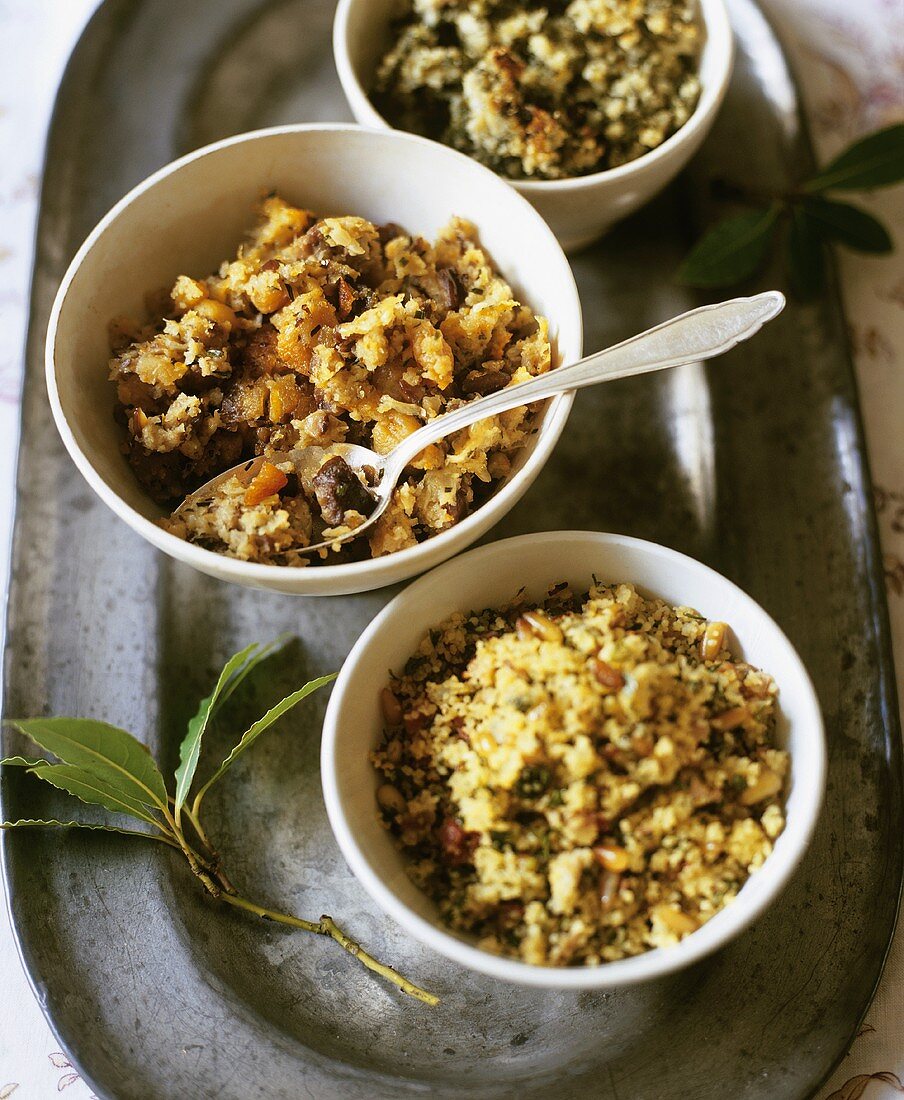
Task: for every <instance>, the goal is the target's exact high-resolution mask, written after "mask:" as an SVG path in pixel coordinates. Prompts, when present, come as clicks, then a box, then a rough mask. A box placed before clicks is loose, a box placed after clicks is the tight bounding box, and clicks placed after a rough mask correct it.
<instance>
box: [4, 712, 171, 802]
mask: <svg viewBox="0 0 904 1100" xmlns="http://www.w3.org/2000/svg"><path fill="white" fill-rule="evenodd" d="M10 724H11V725H12V726H14V727H15V728H16V729H18V730H20V731H21V732H22V733H24V734H25V735H26V737H30V738H31V740H32V741H34V742H35V744H38V745H40V746H41V748H42V749H46V750H47V751H48V752H52V753H53V754H54V756H58V757H59V758H60V760H62V761H63V763H64V764H74V765H76V766H78V767H79V768H82V769H84V770H85V771H87V772H90V773H91V774H92V775H93V776H95V777H96V778H97V779H98V780H99V781H100V782H101V783H102V784H104V785H105V786H106V787H108V788H110V789H111V790H115V791H118V792H119V794H120V795H121V796H122V797H123V798H125V799H126V800H127V801H128V802H130V803H131V804H140V805H143V806H145V807H148V808H152V809H158V810H163V809H166V787H165V785H164V783H163V776H162V775H161V774H160V770H159V769H158V767H157V765H156V764H155V763H154V760H153V757H152V756H151V754H150V753H149V752H148V749H147V747H146V746H145V745H142V743H141V742H140V741H137V740H136V739H135V738H134V737H133V736H132V735H131V734H130V733H126V731H125V730H121V729H118V728H117V727H116V726H111V725H108V724H107V723H106V722H97V721H94V720H93V719H91V718H27V719H14V720H12V721H11V722H10ZM42 774H43V770H42Z"/></svg>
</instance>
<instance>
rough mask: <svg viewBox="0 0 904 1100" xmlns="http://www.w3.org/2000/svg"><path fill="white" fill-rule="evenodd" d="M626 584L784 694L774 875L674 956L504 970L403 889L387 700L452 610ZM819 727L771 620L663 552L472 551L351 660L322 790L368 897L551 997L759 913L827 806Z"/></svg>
mask: <svg viewBox="0 0 904 1100" xmlns="http://www.w3.org/2000/svg"><path fill="white" fill-rule="evenodd" d="M593 574H595V575H596V576H597V577H598V578H599V579H601V580H608V581H630V582H633V583H635V584H636V585H637V586H638V587H639V588H640V589H642V590H643V591H644V592H645V593H646V594H647V595H656V596H660V597H661V598H663V599H665V600H667V601H669V602H670V603H673V604H675V605H681V604H685V605H690V606H692V607H695V608H696V609H697V610H698V611H699V612H700V613H701V614H703V615H705V616H706V617H707V618H712V619H719V620H724V621H726V622H727V623H728V624H729V625H730V626H731V628H732V631H733V638H732V648H733V650H734V652H735V653H736V654H737V655H739V656H742V657H743V658H744V659H745V660H747V661H749V662H751V663H752V664H754V665H758V666H760V667H762V668H763V669H765V670H767V671H768V672H770V673H772V675H773V676H774V677H775V679H776V681H777V683H778V685H779V700H780V707H781V717H780V723H779V730H778V739H779V741H780V743H781V744H782V745H783V747H787V748H788V749H789V750H790V752H791V757H792V765H791V781H790V786H789V790H788V792H787V825H786V828H785V831H784V832H783V833H782V834H781V836H780V837H779V838H778V840H777V842H776V845H775V849H774V851H773V853H772V855H771V856H770V857H769V859H768V860H767V862H766V864H765V865H764V867H763V868H762V869H761V870H760V871H759V872H757V874H755V875H753V876H752V877H751V878H750V879H749V880H748V882H747V883H746V884H745V886H744V887H743V889H742V891H741V893H740V895H739V897H738V898H737V899H736V900H735V901H734V902H733V903H732V904H731V905H729V906H728V907H727V908H726V909H724V910H722V911H721V912H720V913H719V914H717V915H716V916H715V917H714V918H713V919H712V920H710V921H709V922H708V923H707V924H705V925H704V926H703V927H702V928H701V929H699V930H698V931H697V932H695V933H694V934H693V935H692V936H690V937H688V938H687V939H686V940H684V941H682V942H681V943H680V944H679V945H677V946H676V947H671V948H668V949H666V950H664V951H663V950H653V951H650V952H648V953H647V954H645V955H641V956H638V957H637V958H633V959H628V960H624V961H620V962H615V963H608V964H606V965H605V966H602V967H597V968H586V969H576V970H567V971H561V970H560V971H556V970H550V969H543V968H539V967H532V966H527V965H526V964H523V963H519V962H517V961H512V960H500V959H497V958H495V957H493V956H491V955H488V954H486V953H485V952H482V951H479V950H477V949H476V948H474V947H471V946H469V945H468V943H467V941H466V940H465V939H464V938H462V937H457V936H455V935H454V934H452V933H450V932H448V931H447V930H446V929H445V927H444V926H442V925H441V924H440V923H439V922H438V918H437V916H436V912H435V909H434V906H433V904H432V902H430V901H429V899H428V898H427V897H426V895H424V894H423V893H422V892H421V891H420V890H419V889H418V888H417V887H415V886H414V885H413V884H412V883H411V882H410V881H409V879H408V878H407V876H406V874H405V869H404V862H403V860H402V857H401V855H400V853H399V852H398V851H397V849H396V848H395V846H394V845H393V843H392V840H391V838H390V836H389V834H388V833H387V832H386V831H385V830H384V829H383V828H382V827H381V826H380V825H379V823H378V820H377V812H376V802H375V788H376V785H377V783H376V775H375V773H374V771H373V769H372V767H371V765H370V763H369V760H368V754H369V752H370V750H371V749H372V748H374V747H375V746H376V745H377V744H378V743H379V740H380V738H381V734H382V722H381V716H380V712H379V704H378V693H379V690H380V688H381V687H382V686H383V685H385V683H386V682H387V672H388V670H389V669H395V670H399V669H401V667H402V666H403V665H404V663H405V660H406V659H407V657H408V656H410V654H411V653H412V652H413V651H414V649H415V647H416V645H417V644H418V643H419V642H420V640H421V639H422V637H423V636H424V635H425V633H426V631H427V629H428V628H429V627H431V626H433V625H436V624H437V623H439V622H440V621H441V620H442V619H444V618H445V617H446V616H448V615H449V614H450V613H451V612H453V611H456V610H470V609H472V608H482V607H488V606H499V605H500V604H502V603H504V602H506V600H507V599H509V598H510V597H512V596H514V595H515V593H516V591H517V590H518V589H519V588H520V587H521V586H522V585H523V586H524V587H525V588H526V589H527V593H528V595H529V596H531V597H542V596H543V595H544V594H545V592H546V591H547V589H548V588H549V586H550V585H552V584H555V583H556V582H558V581H562V580H566V581H568V582H569V583H570V584H571V585H572V586H573V587H575V588H577V589H579V590H580V589H586V588H587V587H588V586H589V584H590V583H591V578H592V575H593ZM823 770H824V747H823V735H822V724H821V719H820V714H819V708H818V704H817V702H816V698H815V694H814V692H813V688H812V685H811V684H810V681H809V678H808V676H807V673H806V671H805V670H804V667H803V665H802V664H801V662H800V659H799V658H798V656H797V654H796V652H795V651H794V649H793V647H792V646H791V644H790V642H789V641H788V640H787V638H785V636H784V634H783V633H782V632H781V631H780V630H779V628H778V627H777V626H776V625H775V623H774V622H773V621H772V620H771V619H770V618H769V617H768V616H767V615H766V613H765V612H764V611H763V610H762V609H761V608H760V607H759V606H758V605H757V604H756V603H754V601H753V600H751V599H750V597H749V596H747V595H746V594H745V593H743V592H742V591H741V590H740V589H738V588H737V587H736V586H735V585H733V584H732V583H731V582H729V581H727V580H726V579H725V578H723V577H721V576H720V575H719V574H717V573H714V572H713V571H712V570H710V569H709V568H707V567H706V566H704V565H701V564H700V563H699V562H696V561H694V560H692V559H690V558H687V557H685V556H684V555H681V554H678V553H676V552H675V551H672V550H668V549H666V548H665V547H660V546H656V545H654V544H652V543H647V542H643V541H641V540H638V539H632V538H627V537H625V536H620V535H604V534H597V533H595V532H556V533H551V534H544V535H528V536H523V537H521V538H516V539H508V540H505V541H503V542H497V543H494V544H492V545H490V546H485V547H481V548H479V549H477V550H473V551H471V552H469V553H467V554H465V555H463V556H461V557H459V558H457V559H455V560H454V561H452V562H449V563H447V564H446V565H444V566H442V567H440V568H439V569H436V570H434V571H433V572H432V573H430V574H428V575H427V576H426V577H423V578H421V580H419V581H418V582H416V583H415V584H413V585H411V586H410V587H409V588H407V589H406V590H405V591H404V592H402V593H401V595H400V596H398V597H396V599H395V600H394V601H393V602H392V603H391V604H389V606H388V607H386V608H385V609H384V611H383V612H382V614H381V615H380V616H379V617H378V618H377V619H376V620H375V621H374V622H373V623H372V624H371V626H370V627H369V628H368V630H367V631H366V632H365V634H364V635H362V637H361V639H360V640H359V642H358V644H357V645H356V647H355V648H354V649H353V650H352V652H351V654H350V656H349V658H348V660H347V662H346V664H345V666H344V667H343V670H342V673H341V674H340V677H339V680H338V681H337V684H336V687H335V688H334V691H333V694H332V698H331V700H330V704H329V708H328V711H327V716H326V722H325V727H324V748H323V783H324V794H325V798H326V802H327V809H328V811H329V814H330V820H331V823H332V825H333V828H334V831H335V832H336V835H337V838H338V840H339V843H340V845H341V847H342V849H343V852H344V854H345V856H346V859H348V861H349V863H350V864H351V866H352V869H353V870H354V871H355V873H356V874H357V875H358V877H359V878H360V879H361V881H362V882H363V884H364V885H365V887H366V888H367V889H368V890H369V891H370V893H371V894H372V896H373V897H374V898H375V899H376V900H377V901H378V902H379V903H380V904H381V905H382V906H383V907H384V908H385V909H386V910H387V911H388V912H389V913H390V914H391V915H392V916H394V917H395V918H396V919H397V920H399V921H400V923H402V924H404V925H405V926H406V927H407V928H408V930H409V931H411V932H412V933H413V934H414V935H416V936H418V938H420V939H422V940H424V942H427V943H429V944H431V945H432V946H433V947H435V948H437V949H438V950H440V951H442V952H444V953H446V954H449V955H451V956H452V957H453V958H456V959H457V960H458V961H459V962H462V963H464V964H465V965H468V966H471V967H474V968H477V969H481V970H485V971H487V972H489V973H492V974H495V975H496V976H498V977H503V978H507V979H510V980H515V981H521V982H528V983H531V984H538V985H550V986H565V985H568V986H584V987H590V986H604V985H616V984H620V983H621V982H624V981H634V980H639V979H641V978H644V977H651V976H653V975H654V974H657V973H663V972H664V971H667V970H671V969H676V968H677V967H678V966H681V965H685V964H686V963H688V962H690V961H692V960H693V959H694V958H698V957H702V955H704V954H706V953H707V952H708V951H710V950H713V949H714V948H715V947H717V946H718V945H719V944H720V943H722V942H724V941H725V940H726V939H728V938H729V937H730V936H731V935H733V934H734V933H735V932H737V931H739V930H740V928H742V927H743V926H744V925H745V924H746V923H748V922H749V920H751V919H752V917H753V916H754V915H755V914H756V913H757V912H759V911H760V910H761V909H762V908H763V907H765V905H766V904H768V902H769V901H770V900H771V899H772V897H773V896H774V895H775V894H776V893H777V891H778V889H779V888H780V887H781V885H783V884H784V882H785V880H786V878H787V876H788V875H789V874H790V871H791V870H792V869H793V867H794V865H795V863H796V862H797V860H798V859H799V857H800V855H801V854H802V852H803V850H804V848H805V847H806V843H807V841H808V839H809V836H810V832H811V830H812V827H813V825H814V823H815V820H816V817H817V814H818V810H819V806H820V803H821V798H822V784H823V779H822V776H823Z"/></svg>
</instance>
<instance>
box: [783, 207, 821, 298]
mask: <svg viewBox="0 0 904 1100" xmlns="http://www.w3.org/2000/svg"><path fill="white" fill-rule="evenodd" d="M787 249H788V252H787V259H788V280H789V282H790V284H791V289H792V290H793V291H794V294H795V296H796V297H798V298H801V299H803V300H804V301H807V300H808V299H810V298H814V297H815V296H816V295H817V294H818V293H819V292H820V290H822V288H823V285H824V283H825V244H824V243H823V238H822V236H821V235H820V233H819V232H817V229H816V224H815V222H814V221H813V219H812V218H810V217H809V216H808V214H807V212H806V211H805V210H804V209H803V208H802V207H799V206H795V207H794V209H793V210H792V211H791V227H790V229H789V232H788V243H787Z"/></svg>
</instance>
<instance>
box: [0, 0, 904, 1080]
mask: <svg viewBox="0 0 904 1100" xmlns="http://www.w3.org/2000/svg"><path fill="white" fill-rule="evenodd" d="M95 2H96V0H0V56H2V58H3V64H2V65H0V331H2V332H3V337H4V338H3V341H2V342H0V577H2V578H4V580H3V581H0V584H4V583H5V577H6V572H7V562H6V557H5V555H6V552H7V545H8V534H7V533H8V530H9V526H10V516H11V504H12V487H13V471H14V455H15V445H16V433H17V428H18V403H19V393H20V388H21V369H22V347H23V344H24V338H25V326H26V321H27V297H28V280H29V271H30V265H31V250H32V238H33V233H34V219H35V213H36V208H37V198H38V186H39V177H40V166H41V157H42V150H43V142H44V134H45V130H46V126H47V121H48V118H49V112H50V109H51V106H52V103H53V96H54V93H55V90H56V85H57V82H58V80H59V77H60V75H61V73H62V67H63V65H64V64H65V60H66V57H67V55H68V53H69V51H70V49H71V47H72V44H73V43H74V41H75V38H76V36H77V34H78V32H79V30H80V28H81V27H82V26H83V24H84V22H85V20H86V18H87V17H88V15H89V14H90V12H91V10H93V8H94V6H95ZM766 6H767V8H768V9H769V10H770V12H771V14H772V15H773V17H775V18H776V20H777V21H778V23H779V25H780V26H781V28H782V29H783V31H784V39H785V41H786V43H787V45H788V46H789V48H790V50H791V55H792V60H793V61H794V64H795V67H796V69H797V72H798V74H799V76H800V77H801V79H802V82H803V87H804V93H805V97H806V100H807V105H808V110H809V115H810V120H811V124H812V127H813V132H814V137H815V140H816V143H817V147H818V149H819V152H820V155H821V156H822V157H824V158H825V157H828V156H831V155H832V154H833V153H834V152H836V151H837V150H838V149H840V148H842V147H843V146H844V145H846V144H847V143H849V142H850V141H851V140H853V139H854V138H855V137H856V136H857V135H858V134H860V133H863V132H866V131H868V130H871V129H874V128H876V127H878V126H881V125H886V124H888V123H890V122H893V121H900V120H901V119H902V118H904V0H859V2H858V3H856V4H854V3H851V0H766ZM863 204H864V205H865V206H867V207H868V208H869V209H871V210H872V211H873V212H875V213H876V214H878V215H879V216H880V217H882V218H883V220H884V221H885V222H886V224H887V225H889V226H891V225H894V226H895V227H896V230H897V237H898V242H899V245H900V246H901V247H902V248H904V187H898V188H896V189H893V190H891V191H883V192H880V193H878V194H876V195H874V196H865V197H864V198H863ZM840 262H841V273H842V283H843V288H844V297H845V305H846V310H847V315H848V317H849V318H850V319H851V321H850V334H851V342H852V346H853V349H854V354H855V360H856V366H857V372H858V378H859V382H860V391H861V398H862V402H863V407H864V416H865V420H866V427H867V437H868V442H869V448H870V458H871V462H872V470H873V476H874V480H875V486H876V499H877V506H878V509H879V520H880V525H881V533H882V541H883V550H884V553H885V561H886V570H887V582H888V592H889V603H890V608H891V616H892V629H893V633H894V637H895V645H896V659H897V667H898V682H899V683H901V684H904V431H902V426H904V251H902V252H901V253H898V254H896V255H894V256H893V257H891V258H887V259H885V258H872V257H863V256H857V255H854V254H853V253H842V255H841V257H840ZM902 842H904V838H902ZM0 891H2V884H0ZM0 900H3V899H2V898H0ZM4 909H5V905H4ZM871 1074H881V1075H882V1076H881V1078H875V1079H870V1078H867V1077H866V1076H865V1075H871ZM902 1082H904V929H899V933H898V936H897V938H896V941H895V945H894V947H893V950H892V956H891V959H890V961H889V964H888V967H887V968H886V971H885V975H884V977H883V980H882V984H881V986H880V989H879V993H878V995H877V997H876V1000H875V1001H874V1003H873V1005H872V1007H871V1009H870V1012H869V1015H868V1022H867V1025H866V1026H865V1027H864V1029H863V1030H862V1032H861V1035H860V1036H859V1037H858V1038H857V1039H856V1040H855V1042H854V1044H853V1047H852V1049H851V1052H850V1053H849V1055H848V1056H847V1058H846V1059H845V1061H844V1063H843V1064H842V1065H841V1066H840V1067H839V1070H838V1072H837V1073H836V1074H835V1076H834V1078H833V1079H832V1081H831V1082H830V1083H829V1084H828V1085H827V1087H826V1088H825V1089H824V1090H823V1093H822V1094H821V1100H830V1098H831V1100H858V1098H860V1097H861V1096H863V1097H865V1098H866V1100H891V1097H893V1096H900V1095H902V1094H904V1084H902ZM715 1087H716V1091H714V1093H713V1094H712V1096H713V1100H721V1098H720V1097H718V1096H717V1089H718V1086H715ZM61 1092H65V1094H66V1098H67V1100H84V1098H86V1097H89V1096H90V1095H91V1093H90V1091H89V1089H88V1088H87V1086H86V1085H85V1083H84V1082H83V1081H82V1080H81V1079H80V1078H79V1076H78V1075H77V1074H76V1073H75V1072H74V1070H73V1069H72V1067H71V1066H70V1065H69V1063H68V1061H67V1060H66V1058H65V1056H64V1055H63V1054H61V1053H60V1051H59V1047H58V1044H57V1042H56V1040H55V1039H54V1037H53V1035H52V1033H51V1032H50V1029H49V1028H48V1026H47V1024H46V1023H45V1021H44V1018H43V1016H42V1014H41V1011H40V1009H39V1007H38V1004H37V1002H36V1001H35V999H34V997H33V995H32V993H31V991H30V989H29V986H28V983H27V981H26V978H25V975H24V973H23V971H22V968H21V964H20V962H19V959H18V956H17V954H16V949H15V946H14V944H13V938H12V934H11V932H10V929H9V927H8V923H7V919H6V916H5V915H2V916H0V1100H7V1098H9V1097H13V1096H14V1097H15V1100H47V1098H49V1097H53V1096H57V1095H58V1094H59V1093H61ZM148 1100H152V1098H148ZM153 1100H156V1098H153ZM161 1100H162V1098H161Z"/></svg>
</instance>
